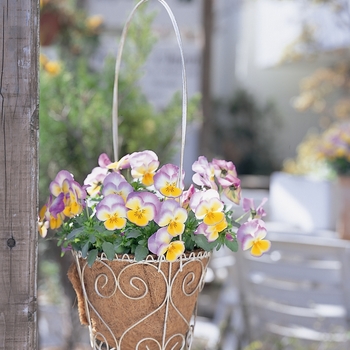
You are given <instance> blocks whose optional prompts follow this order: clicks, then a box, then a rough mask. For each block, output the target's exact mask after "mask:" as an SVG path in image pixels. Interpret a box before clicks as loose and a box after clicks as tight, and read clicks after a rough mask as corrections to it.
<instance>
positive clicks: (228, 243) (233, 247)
mask: <svg viewBox="0 0 350 350" xmlns="http://www.w3.org/2000/svg"><path fill="white" fill-rule="evenodd" d="M225 245H226V247H227V248H228V249H230V250H232V251H233V252H236V251H237V250H238V243H237V240H235V239H234V240H233V241H229V240H226V241H225Z"/></svg>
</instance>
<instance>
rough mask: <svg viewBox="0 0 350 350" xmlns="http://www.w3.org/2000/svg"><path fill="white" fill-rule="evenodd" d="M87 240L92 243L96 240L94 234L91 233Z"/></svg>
mask: <svg viewBox="0 0 350 350" xmlns="http://www.w3.org/2000/svg"><path fill="white" fill-rule="evenodd" d="M89 242H90V243H92V244H93V243H95V242H96V237H95V236H94V235H91V236H90V237H89Z"/></svg>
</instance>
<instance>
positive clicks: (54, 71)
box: [44, 61, 61, 76]
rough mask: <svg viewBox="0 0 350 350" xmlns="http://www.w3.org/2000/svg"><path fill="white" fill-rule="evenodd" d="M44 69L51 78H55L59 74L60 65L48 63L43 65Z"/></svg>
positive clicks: (56, 62) (55, 62)
mask: <svg viewBox="0 0 350 350" xmlns="http://www.w3.org/2000/svg"><path fill="white" fill-rule="evenodd" d="M44 69H45V70H46V72H48V73H49V74H50V75H52V76H56V75H58V74H59V73H60V72H61V64H60V63H59V62H58V61H48V62H47V63H46V64H45V65H44Z"/></svg>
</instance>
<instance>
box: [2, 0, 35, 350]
mask: <svg viewBox="0 0 350 350" xmlns="http://www.w3.org/2000/svg"><path fill="white" fill-rule="evenodd" d="M38 22H39V0H16V1H12V0H0V349H1V350H3V349H5V350H17V349H37V301H36V270H37V229H36V215H37V214H36V213H37V197H38V196H37V188H38V186H37V183H38V51H39V49H38V44H39V39H38Z"/></svg>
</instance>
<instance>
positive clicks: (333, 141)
mask: <svg viewBox="0 0 350 350" xmlns="http://www.w3.org/2000/svg"><path fill="white" fill-rule="evenodd" d="M319 154H320V157H322V158H323V159H324V160H325V161H326V162H327V164H329V166H330V167H331V168H332V169H333V171H334V172H335V173H336V174H337V180H338V181H337V184H338V193H337V199H338V203H337V213H338V216H337V227H336V228H337V231H338V233H339V235H340V237H341V238H344V239H350V214H349V208H350V121H343V122H338V123H334V124H332V125H331V126H330V127H329V128H328V129H327V130H325V131H324V132H323V134H322V135H321V138H320V145H319Z"/></svg>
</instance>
